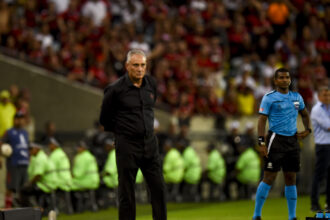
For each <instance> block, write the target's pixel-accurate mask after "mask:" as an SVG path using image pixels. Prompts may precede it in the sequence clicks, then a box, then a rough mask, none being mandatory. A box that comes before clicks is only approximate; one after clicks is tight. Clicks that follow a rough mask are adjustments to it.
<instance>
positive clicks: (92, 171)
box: [72, 141, 100, 191]
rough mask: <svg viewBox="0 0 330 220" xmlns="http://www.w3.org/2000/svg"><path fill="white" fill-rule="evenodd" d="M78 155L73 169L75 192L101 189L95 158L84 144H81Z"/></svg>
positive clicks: (73, 187) (78, 147)
mask: <svg viewBox="0 0 330 220" xmlns="http://www.w3.org/2000/svg"><path fill="white" fill-rule="evenodd" d="M77 151H78V153H77V155H76V156H75V157H74V162H73V167H72V174H73V178H72V189H73V190H75V191H83V190H94V189H97V188H98V187H99V184H100V177H99V172H98V166H97V162H96V159H95V157H94V156H93V154H91V153H90V152H89V151H88V150H87V146H86V144H85V143H84V142H82V141H81V142H79V144H78V146H77Z"/></svg>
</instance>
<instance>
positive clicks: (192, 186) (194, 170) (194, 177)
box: [180, 143, 202, 201]
mask: <svg viewBox="0 0 330 220" xmlns="http://www.w3.org/2000/svg"><path fill="white" fill-rule="evenodd" d="M180 144H183V143H180ZM182 147H183V148H184V150H183V152H182V158H183V163H184V176H183V180H184V183H185V184H184V192H185V191H186V192H187V193H188V195H187V197H192V196H194V198H193V199H194V200H195V201H199V198H200V197H199V195H198V193H197V190H198V183H199V181H200V179H201V176H202V175H201V174H202V167H201V162H200V158H199V156H198V155H197V153H196V151H195V150H194V148H192V147H191V146H182Z"/></svg>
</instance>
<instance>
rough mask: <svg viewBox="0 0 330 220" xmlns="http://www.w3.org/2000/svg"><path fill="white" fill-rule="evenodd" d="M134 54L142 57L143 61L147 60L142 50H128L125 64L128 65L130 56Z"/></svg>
mask: <svg viewBox="0 0 330 220" xmlns="http://www.w3.org/2000/svg"><path fill="white" fill-rule="evenodd" d="M134 54H140V55H142V56H144V58H145V59H147V56H146V54H145V53H144V51H143V50H140V49H133V50H130V51H129V52H128V53H127V57H126V63H128V62H129V61H130V60H131V58H132V56H133V55H134Z"/></svg>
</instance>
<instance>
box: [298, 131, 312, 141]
mask: <svg viewBox="0 0 330 220" xmlns="http://www.w3.org/2000/svg"><path fill="white" fill-rule="evenodd" d="M309 134H310V131H309V130H305V131H301V132H298V133H297V137H298V138H301V139H303V138H305V137H306V136H308V135H309Z"/></svg>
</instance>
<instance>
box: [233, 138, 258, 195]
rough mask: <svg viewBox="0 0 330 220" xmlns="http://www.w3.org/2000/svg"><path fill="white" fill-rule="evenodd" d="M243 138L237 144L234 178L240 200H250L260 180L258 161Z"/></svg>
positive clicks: (255, 154)
mask: <svg viewBox="0 0 330 220" xmlns="http://www.w3.org/2000/svg"><path fill="white" fill-rule="evenodd" d="M248 144H249V143H248V142H245V140H244V138H243V140H242V141H241V142H240V144H239V151H240V152H241V153H240V156H239V158H238V160H237V162H236V164H235V169H236V177H237V180H238V182H239V187H238V189H239V193H240V198H246V199H252V192H254V191H255V188H256V186H257V184H258V182H259V180H260V173H261V167H260V160H259V156H258V154H257V153H256V152H255V151H254V149H253V148H252V146H250V145H248Z"/></svg>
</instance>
